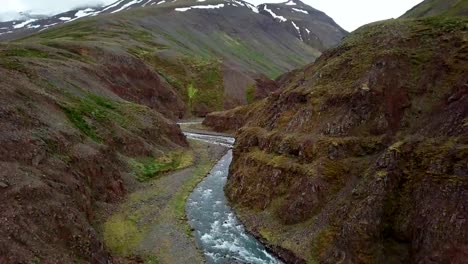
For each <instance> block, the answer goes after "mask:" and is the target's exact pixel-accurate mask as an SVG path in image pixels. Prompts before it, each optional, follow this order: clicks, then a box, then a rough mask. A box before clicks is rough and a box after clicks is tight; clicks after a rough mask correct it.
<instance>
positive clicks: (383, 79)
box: [218, 17, 468, 263]
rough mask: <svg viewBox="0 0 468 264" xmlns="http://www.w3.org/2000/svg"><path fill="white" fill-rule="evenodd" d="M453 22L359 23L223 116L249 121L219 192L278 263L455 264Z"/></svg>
mask: <svg viewBox="0 0 468 264" xmlns="http://www.w3.org/2000/svg"><path fill="white" fill-rule="evenodd" d="M467 22H468V20H467V18H462V17H460V18H455V17H452V18H450V17H434V18H425V19H420V20H391V21H384V22H379V23H374V24H371V25H368V26H365V27H362V28H360V29H359V30H357V31H356V32H353V33H352V34H351V35H350V36H348V37H347V38H346V39H345V40H344V42H343V43H342V44H341V45H339V46H338V47H337V48H335V49H332V50H330V51H327V52H325V54H324V55H322V56H321V57H320V58H319V59H318V60H317V61H316V63H314V64H313V65H310V66H308V67H306V68H303V69H302V72H301V73H298V74H296V75H295V77H293V81H292V82H290V83H289V84H286V85H285V87H284V88H283V89H284V90H283V91H282V92H281V93H275V94H273V95H271V96H270V97H269V98H267V99H266V100H264V101H261V102H258V103H256V104H253V105H251V106H249V107H248V108H239V109H236V110H235V111H230V112H229V113H224V114H223V115H224V116H225V117H226V116H227V117H229V118H234V120H237V118H238V116H239V113H240V114H242V115H248V116H249V118H248V120H247V124H246V125H245V126H244V127H243V128H242V129H241V130H239V132H238V134H237V142H236V146H235V149H234V161H233V163H232V165H231V176H230V178H229V179H228V185H227V187H226V192H227V195H228V197H229V199H230V200H231V202H232V203H233V205H235V207H236V209H237V212H238V213H239V214H240V216H241V218H242V219H243V221H244V222H245V223H246V225H247V227H248V228H249V229H251V230H252V231H253V232H255V233H256V234H257V235H259V236H260V237H262V238H263V239H265V241H267V242H268V243H270V245H271V246H272V248H276V249H278V248H284V249H288V250H290V251H292V252H294V253H295V255H296V256H297V258H292V257H291V258H290V260H291V263H293V262H294V263H301V262H307V263H464V262H465V261H466V259H467V255H468V239H467V238H468V233H467V231H468V230H467V229H466V219H467V218H468V214H467V212H466V208H467V207H468V196H467V194H468V192H467V189H468V180H467V179H468V178H467V177H466V176H467V175H468V163H467V161H468V152H467V149H468V142H467V135H468V126H467V114H468V107H467V106H468V76H467V75H466V72H468V64H467V61H466V58H467V56H468V42H467V39H468V33H467V32H468V28H467ZM219 116H220V114H218V117H219ZM244 117H245V118H246V116H244ZM218 121H219V119H218ZM241 122H243V120H241ZM278 252H281V250H278Z"/></svg>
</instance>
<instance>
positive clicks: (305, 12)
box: [292, 7, 309, 14]
mask: <svg viewBox="0 0 468 264" xmlns="http://www.w3.org/2000/svg"><path fill="white" fill-rule="evenodd" d="M292 10H294V11H296V12H301V13H304V14H309V12H307V11H305V10H303V9H299V8H294V7H293V8H292Z"/></svg>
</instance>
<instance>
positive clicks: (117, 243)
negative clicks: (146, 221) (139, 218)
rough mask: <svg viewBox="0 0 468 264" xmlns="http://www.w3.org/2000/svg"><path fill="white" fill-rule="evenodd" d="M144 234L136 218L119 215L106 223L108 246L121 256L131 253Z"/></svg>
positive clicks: (105, 236)
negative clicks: (125, 217)
mask: <svg viewBox="0 0 468 264" xmlns="http://www.w3.org/2000/svg"><path fill="white" fill-rule="evenodd" d="M143 235H144V232H143V231H142V230H140V229H139V228H138V226H137V223H136V221H135V219H124V218H123V217H122V216H120V215H119V216H116V217H113V218H111V219H110V220H109V221H107V222H106V223H105V224H104V240H105V242H106V246H107V247H109V248H110V249H111V250H112V251H113V252H115V253H116V254H119V255H121V256H128V255H130V254H131V253H132V252H133V250H134V249H135V248H136V247H137V246H138V243H139V242H140V241H141V239H142V238H143Z"/></svg>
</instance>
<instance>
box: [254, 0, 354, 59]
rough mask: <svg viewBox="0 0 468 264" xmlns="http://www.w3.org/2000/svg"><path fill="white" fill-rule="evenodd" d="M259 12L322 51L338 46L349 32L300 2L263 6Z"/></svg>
mask: <svg viewBox="0 0 468 264" xmlns="http://www.w3.org/2000/svg"><path fill="white" fill-rule="evenodd" d="M258 10H259V11H260V13H261V14H264V15H266V16H269V17H271V18H272V19H274V20H276V21H278V22H279V23H280V24H281V25H282V26H283V27H284V28H285V29H286V30H288V31H289V32H290V33H291V34H293V35H294V36H296V37H297V38H298V39H300V40H302V41H304V42H306V43H308V44H309V45H311V46H312V47H317V48H318V49H320V50H321V51H324V50H326V49H329V48H331V47H334V46H336V45H338V43H340V42H341V40H342V39H343V37H345V36H346V35H347V32H346V31H345V30H344V29H343V28H341V27H340V26H339V25H338V24H336V23H335V21H333V19H331V18H330V17H329V16H327V15H326V14H325V13H323V12H321V11H319V10H316V9H314V8H312V7H311V6H309V5H306V4H304V3H303V2H301V1H300V0H289V1H286V2H284V3H279V4H261V5H259V6H258Z"/></svg>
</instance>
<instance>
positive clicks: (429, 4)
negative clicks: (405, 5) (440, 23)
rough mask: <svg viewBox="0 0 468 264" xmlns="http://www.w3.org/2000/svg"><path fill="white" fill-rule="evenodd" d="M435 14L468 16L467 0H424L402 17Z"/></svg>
mask: <svg viewBox="0 0 468 264" xmlns="http://www.w3.org/2000/svg"><path fill="white" fill-rule="evenodd" d="M436 15H455V16H468V0H425V1H423V2H422V3H420V4H419V5H417V6H415V7H413V8H412V9H411V10H409V11H408V12H406V13H405V14H404V15H403V16H402V18H416V17H428V16H436Z"/></svg>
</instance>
